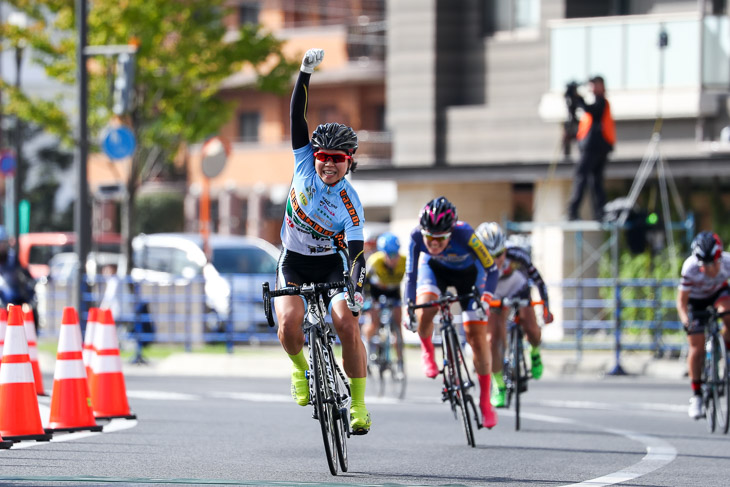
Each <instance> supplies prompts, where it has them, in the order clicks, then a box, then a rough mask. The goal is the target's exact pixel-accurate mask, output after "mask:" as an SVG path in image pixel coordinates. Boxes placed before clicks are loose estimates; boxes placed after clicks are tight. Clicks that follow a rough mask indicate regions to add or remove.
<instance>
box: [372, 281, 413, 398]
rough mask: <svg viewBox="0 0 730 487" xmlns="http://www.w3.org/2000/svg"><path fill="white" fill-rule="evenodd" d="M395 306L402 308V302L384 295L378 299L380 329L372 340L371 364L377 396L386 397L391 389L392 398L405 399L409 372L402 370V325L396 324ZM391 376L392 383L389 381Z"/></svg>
mask: <svg viewBox="0 0 730 487" xmlns="http://www.w3.org/2000/svg"><path fill="white" fill-rule="evenodd" d="M396 306H400V300H397V299H393V298H388V297H386V296H383V295H381V296H380V297H379V298H378V319H379V321H380V326H379V327H378V333H377V334H376V335H375V336H373V339H372V344H373V347H372V352H373V354H372V356H371V357H369V361H370V364H369V365H370V369H371V373H372V374H373V375H374V374H375V373H377V374H378V378H379V381H380V383H379V388H378V395H379V396H384V395H385V393H386V391H388V390H389V391H390V392H391V393H392V395H393V396H395V397H397V398H398V399H403V398H404V397H405V394H406V371H405V369H404V368H403V334H402V333H401V330H400V323H395V322H393V308H394V307H396ZM394 354H395V358H394V357H393V355H394ZM398 357H400V359H399V358H398ZM388 376H390V380H387V378H388Z"/></svg>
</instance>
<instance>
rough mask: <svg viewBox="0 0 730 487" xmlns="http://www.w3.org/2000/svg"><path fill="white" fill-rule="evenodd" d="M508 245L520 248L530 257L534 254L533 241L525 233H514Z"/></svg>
mask: <svg viewBox="0 0 730 487" xmlns="http://www.w3.org/2000/svg"><path fill="white" fill-rule="evenodd" d="M507 243H508V244H509V246H510V247H519V248H521V249H523V250H524V251H525V252H527V253H528V254H529V255H531V254H532V240H531V239H530V236H529V235H526V234H524V233H513V234H512V235H510V236H509V237H507Z"/></svg>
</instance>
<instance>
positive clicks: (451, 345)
mask: <svg viewBox="0 0 730 487" xmlns="http://www.w3.org/2000/svg"><path fill="white" fill-rule="evenodd" d="M447 340H448V343H447V348H448V350H449V367H450V368H451V369H452V371H453V377H454V381H455V382H452V387H454V397H455V398H456V406H457V407H458V408H459V410H460V413H461V420H462V426H463V428H464V433H465V434H466V443H467V444H468V445H469V446H471V447H474V446H476V442H475V441H474V427H473V425H472V418H471V413H472V411H471V410H470V407H469V401H470V400H471V396H470V395H469V392H468V389H469V385H468V384H467V381H466V380H464V377H466V376H467V373H466V370H465V369H464V367H466V364H465V363H464V356H463V354H462V353H461V346H460V345H459V337H458V336H457V335H456V332H455V330H454V329H453V328H452V329H451V330H450V331H449V333H448V334H447Z"/></svg>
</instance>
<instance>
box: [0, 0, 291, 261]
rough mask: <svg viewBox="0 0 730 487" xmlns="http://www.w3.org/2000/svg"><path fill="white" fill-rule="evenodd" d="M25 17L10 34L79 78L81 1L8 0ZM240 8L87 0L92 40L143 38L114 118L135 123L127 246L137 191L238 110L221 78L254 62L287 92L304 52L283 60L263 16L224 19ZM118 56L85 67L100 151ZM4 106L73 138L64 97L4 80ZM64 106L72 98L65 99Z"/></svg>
mask: <svg viewBox="0 0 730 487" xmlns="http://www.w3.org/2000/svg"><path fill="white" fill-rule="evenodd" d="M6 3H7V4H10V5H11V6H12V7H13V8H15V9H17V10H21V11H23V12H25V13H26V14H27V15H28V17H29V19H30V20H29V23H28V26H27V27H25V28H21V27H17V26H13V25H9V24H8V23H7V22H6V23H4V24H3V25H2V33H1V35H2V36H3V38H4V39H6V42H8V43H10V44H11V45H19V44H20V43H22V44H24V45H26V46H27V47H30V48H32V53H33V62H35V63H38V64H39V65H41V66H42V67H43V68H44V69H45V72H46V74H47V75H48V76H49V77H50V78H53V79H54V80H56V81H58V82H59V83H61V84H64V85H68V86H71V87H72V86H74V84H75V82H76V73H77V69H76V68H77V66H76V49H77V45H76V44H77V36H76V33H75V25H76V24H75V22H76V19H75V16H76V12H75V9H74V6H75V2H74V1H72V0H12V1H9V2H6ZM232 15H234V12H233V11H232V10H231V8H230V3H229V2H227V1H225V0H93V1H91V2H89V15H88V44H89V45H90V46H101V45H125V44H130V43H132V42H134V43H136V44H137V45H138V48H137V51H136V53H135V69H134V71H135V76H134V84H133V103H132V106H131V110H130V111H129V113H128V114H126V116H123V117H122V118H121V119H118V120H117V122H118V123H124V124H127V125H129V127H130V128H131V129H132V130H133V132H134V135H135V138H136V141H137V146H136V149H135V151H134V154H133V156H132V158H131V166H130V171H129V174H128V175H127V181H126V184H125V186H126V192H127V197H126V202H125V204H124V206H123V211H122V234H123V237H124V240H125V242H126V244H127V245H126V248H125V253H126V254H127V255H129V242H130V240H131V239H130V235H129V233H130V231H129V230H130V229H131V228H134V219H135V218H134V210H133V208H134V205H133V202H134V200H135V196H136V194H137V190H138V188H139V186H140V185H141V184H142V182H144V180H145V179H146V178H148V177H150V175H152V174H159V173H160V172H161V171H162V170H163V168H165V167H169V166H171V165H172V164H173V159H174V158H175V157H176V156H177V155H179V154H180V152H181V151H184V150H185V148H186V147H187V145H189V144H192V143H196V142H201V141H203V140H205V139H206V138H207V137H210V136H212V135H215V134H216V133H217V132H218V130H219V129H220V127H221V126H222V125H223V124H224V123H226V122H227V121H228V120H229V119H230V117H231V114H232V111H233V109H234V107H233V106H231V105H230V104H227V103H225V102H224V101H223V100H222V99H221V98H219V97H218V96H217V95H218V92H219V90H220V87H221V85H222V83H223V81H224V80H226V79H227V78H228V77H230V76H231V75H233V74H234V73H237V72H239V71H241V70H242V69H250V70H251V71H252V72H254V73H255V74H256V77H255V79H256V84H257V88H258V89H260V90H266V91H273V92H278V93H283V92H284V91H286V90H287V89H288V88H289V86H290V79H291V75H292V74H293V73H294V72H295V71H296V68H297V66H298V61H297V62H293V61H290V60H287V59H286V58H285V56H284V55H283V53H282V42H281V41H280V40H278V39H276V38H275V37H274V36H273V35H271V34H270V33H266V32H264V31H263V29H262V28H261V27H260V26H258V25H251V24H246V25H242V26H240V27H238V28H235V29H233V28H232V27H227V26H226V22H225V21H226V20H228V19H231V18H232V17H231V16H232ZM115 66H116V59H115V57H113V56H108V57H107V56H94V57H89V58H88V60H87V69H88V72H89V99H88V103H89V119H88V124H89V140H88V143H89V147H90V148H91V150H92V151H94V150H97V151H98V147H99V146H98V140H99V136H100V134H101V133H102V131H103V129H104V128H105V127H107V126H108V125H109V123H110V122H111V121H113V120H114V114H113V113H112V105H111V96H110V89H111V83H110V80H112V79H113V76H114V69H115ZM0 90H2V92H3V93H5V96H4V97H3V101H4V103H5V106H4V111H5V113H9V114H13V115H17V116H19V117H21V118H22V119H23V120H27V121H31V122H33V123H36V124H38V125H39V126H40V127H42V128H43V129H44V130H45V131H47V132H48V133H51V134H54V135H55V136H57V137H59V139H60V140H62V141H63V142H64V143H65V144H66V145H67V146H71V147H73V146H74V145H75V144H76V143H77V140H76V139H75V137H77V134H75V133H74V131H73V126H74V125H75V124H74V123H73V118H72V117H75V114H74V113H68V106H66V110H64V106H63V104H62V99H61V98H60V97H57V98H53V99H49V98H45V99H44V98H40V97H30V96H28V94H26V93H23V92H21V91H18V90H16V89H15V87H14V86H12V85H10V84H8V83H4V82H2V85H1V86H0ZM67 105H68V104H67Z"/></svg>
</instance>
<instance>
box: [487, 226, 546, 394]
mask: <svg viewBox="0 0 730 487" xmlns="http://www.w3.org/2000/svg"><path fill="white" fill-rule="evenodd" d="M476 235H477V237H478V238H479V240H481V241H482V243H483V244H484V246H485V247H487V250H489V252H490V253H491V254H492V256H493V257H494V260H495V261H496V262H497V267H499V281H498V282H497V289H496V290H495V292H494V297H495V299H504V298H519V299H530V288H531V285H535V287H537V289H538V292H539V293H540V299H542V301H543V308H542V310H543V319H544V321H545V324H548V323H552V321H553V315H552V313H550V305H549V302H548V293H547V287H546V286H545V281H543V280H542V276H541V275H540V272H538V270H537V269H536V268H535V266H534V265H532V259H531V258H530V254H529V252H528V251H527V250H526V249H525V248H524V247H522V246H518V245H514V244H512V243H511V242H509V240H507V239H506V238H505V235H504V232H503V231H502V228H501V227H500V226H499V224H498V223H496V222H484V223H482V224H481V225H479V226H478V227H477V230H476ZM520 326H522V329H523V330H524V332H525V335H526V336H527V341H529V342H530V368H531V372H532V377H533V378H535V379H539V378H540V377H542V370H543V366H542V358H541V357H540V341H541V339H542V332H541V330H540V326H539V325H538V324H537V317H536V316H535V309H534V308H533V307H532V306H528V307H526V308H522V309H521V310H520ZM488 336H489V343H490V346H491V349H492V376H493V378H494V385H495V386H496V387H495V388H494V389H493V393H492V404H493V405H494V407H498V408H501V407H504V404H505V394H506V387H505V385H504V379H503V377H502V365H503V364H504V347H505V343H506V339H507V313H505V312H502V310H498V311H497V312H495V313H492V314H491V315H489V331H488Z"/></svg>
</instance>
